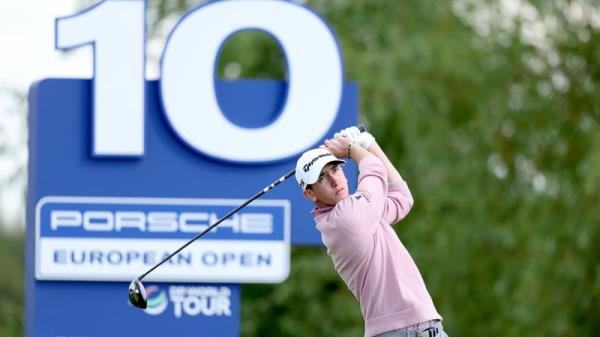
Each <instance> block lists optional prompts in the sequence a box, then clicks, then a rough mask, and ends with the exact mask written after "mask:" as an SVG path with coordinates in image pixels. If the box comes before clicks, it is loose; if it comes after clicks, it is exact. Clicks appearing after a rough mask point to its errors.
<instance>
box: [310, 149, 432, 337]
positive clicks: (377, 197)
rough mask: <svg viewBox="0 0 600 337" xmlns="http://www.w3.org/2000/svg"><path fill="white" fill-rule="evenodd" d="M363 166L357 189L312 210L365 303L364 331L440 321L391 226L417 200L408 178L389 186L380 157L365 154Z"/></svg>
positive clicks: (325, 240) (337, 263)
mask: <svg viewBox="0 0 600 337" xmlns="http://www.w3.org/2000/svg"><path fill="white" fill-rule="evenodd" d="M359 171H360V175H359V177H358V189H357V191H356V193H354V194H353V195H350V196H348V197H347V198H345V199H344V200H342V201H340V202H338V203H337V204H336V205H335V206H332V207H324V208H315V209H313V211H312V213H313V216H314V217H315V220H316V222H317V229H318V230H319V231H320V232H321V237H322V240H323V243H324V244H325V246H326V247H327V253H328V254H329V255H330V256H331V259H332V260H333V264H334V265H335V269H336V270H337V271H338V273H339V274H340V276H341V277H342V279H343V280H344V282H346V284H347V285H348V288H350V290H351V291H352V293H353V294H354V296H355V297H356V298H357V299H358V301H359V302H360V308H361V311H362V315H363V317H364V320H365V336H366V337H371V336H375V335H378V334H381V333H384V332H387V331H391V330H395V329H399V328H403V327H407V326H410V325H414V324H417V323H421V322H425V321H429V320H433V319H439V320H441V319H442V317H441V316H440V314H438V313H437V311H436V309H435V306H434V305H433V301H432V300H431V296H430V295H429V293H428V292H427V289H426V287H425V283H424V282H423V278H422V277H421V274H420V273H419V269H418V268H417V266H416V265H415V262H414V261H413V259H412V258H411V256H410V254H409V253H408V251H407V250H406V248H405V247H404V245H403V244H402V242H400V239H399V238H398V236H397V235H396V233H395V232H394V229H393V228H392V227H391V226H390V224H394V223H396V222H398V221H399V220H401V219H402V218H404V217H405V216H406V214H408V212H409V210H410V208H411V207H412V205H413V198H412V195H411V194H410V191H409V189H408V186H407V185H406V182H404V181H400V182H395V183H393V184H389V185H388V183H387V177H386V171H385V167H384V166H383V164H382V163H381V161H380V160H379V159H378V158H377V157H375V156H368V157H365V158H363V160H361V162H360V164H359Z"/></svg>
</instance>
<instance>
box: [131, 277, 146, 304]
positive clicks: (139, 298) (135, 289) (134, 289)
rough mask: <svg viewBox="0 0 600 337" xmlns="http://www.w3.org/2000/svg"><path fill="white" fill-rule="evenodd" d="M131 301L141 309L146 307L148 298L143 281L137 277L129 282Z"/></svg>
mask: <svg viewBox="0 0 600 337" xmlns="http://www.w3.org/2000/svg"><path fill="white" fill-rule="evenodd" d="M129 302H131V304H133V305H134V306H136V307H138V308H140V309H146V307H147V306H148V298H147V297H146V289H144V285H143V284H142V281H140V280H139V279H137V278H136V279H135V280H133V281H131V283H130V284H129Z"/></svg>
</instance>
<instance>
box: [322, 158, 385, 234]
mask: <svg viewBox="0 0 600 337" xmlns="http://www.w3.org/2000/svg"><path fill="white" fill-rule="evenodd" d="M358 169H359V172H360V174H359V176H358V188H357V190H356V192H355V193H354V194H352V195H350V196H348V197H347V198H346V199H344V200H342V201H340V202H339V203H338V204H337V205H336V206H335V207H334V209H333V211H332V212H333V214H332V215H333V216H334V218H336V219H338V220H339V221H340V223H343V224H344V226H343V227H344V228H345V229H347V230H349V231H351V232H353V233H360V234H368V233H370V232H372V230H373V229H374V227H375V225H376V224H377V223H378V222H379V220H380V219H382V217H383V214H384V210H385V208H386V203H387V201H386V196H387V190H388V183H387V176H386V171H385V167H384V166H383V163H382V162H381V161H380V160H379V159H378V158H377V157H375V156H372V155H371V156H367V157H365V158H364V159H363V160H361V161H360V164H359V166H358Z"/></svg>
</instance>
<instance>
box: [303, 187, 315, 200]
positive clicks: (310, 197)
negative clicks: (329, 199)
mask: <svg viewBox="0 0 600 337" xmlns="http://www.w3.org/2000/svg"><path fill="white" fill-rule="evenodd" d="M302 194H304V197H305V198H306V199H308V200H310V201H312V202H315V201H316V199H317V196H316V195H315V192H314V191H313V190H311V189H310V188H307V189H305V190H304V192H302Z"/></svg>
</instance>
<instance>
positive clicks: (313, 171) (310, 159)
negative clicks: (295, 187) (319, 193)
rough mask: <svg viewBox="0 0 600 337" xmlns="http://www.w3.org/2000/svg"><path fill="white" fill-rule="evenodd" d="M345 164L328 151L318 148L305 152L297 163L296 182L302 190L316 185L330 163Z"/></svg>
mask: <svg viewBox="0 0 600 337" xmlns="http://www.w3.org/2000/svg"><path fill="white" fill-rule="evenodd" d="M332 162H335V163H345V161H343V160H341V159H338V158H337V157H336V156H334V155H332V154H331V153H330V152H329V151H328V150H327V149H324V148H317V149H312V150H308V151H306V152H304V153H303V154H302V156H301V157H300V158H299V159H298V162H297V163H296V181H297V182H298V184H299V185H300V188H302V190H305V189H306V186H308V185H310V184H314V183H315V182H316V181H317V180H318V179H319V175H320V174H321V170H322V169H323V167H325V165H327V164H329V163H332Z"/></svg>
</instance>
